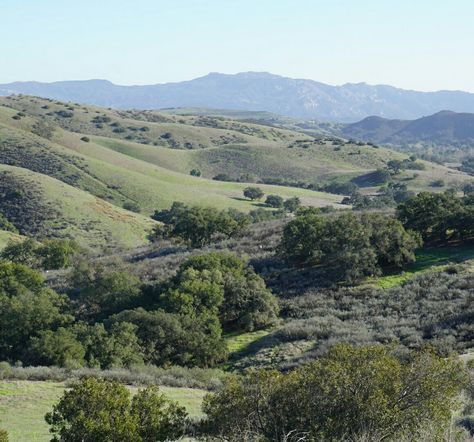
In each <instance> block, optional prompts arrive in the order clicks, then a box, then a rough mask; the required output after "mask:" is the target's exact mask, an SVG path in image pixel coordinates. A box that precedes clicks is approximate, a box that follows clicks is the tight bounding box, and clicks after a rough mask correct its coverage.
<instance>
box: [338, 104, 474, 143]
mask: <svg viewBox="0 0 474 442" xmlns="http://www.w3.org/2000/svg"><path fill="white" fill-rule="evenodd" d="M341 132H342V135H343V136H346V137H350V138H356V139H360V140H366V141H372V142H376V143H386V144H387V143H388V144H409V143H417V142H420V141H421V142H431V143H436V144H441V143H447V144H453V143H474V113H456V112H452V111H441V112H438V113H436V114H434V115H430V116H428V117H422V118H418V119H416V120H389V119H385V118H380V117H375V116H372V117H367V118H365V119H363V120H362V121H359V122H357V123H354V124H349V125H347V126H345V127H344V128H343V129H342V131H341Z"/></svg>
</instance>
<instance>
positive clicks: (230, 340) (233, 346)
mask: <svg viewBox="0 0 474 442" xmlns="http://www.w3.org/2000/svg"><path fill="white" fill-rule="evenodd" d="M270 332H271V330H257V331H254V332H249V333H229V334H227V335H226V336H224V339H225V342H226V344H227V349H228V350H229V353H231V354H232V353H240V352H242V351H245V349H246V348H247V347H248V346H249V345H251V344H253V343H254V342H256V341H258V340H259V339H261V338H263V337H264V336H267V335H268V334H269V333H270Z"/></svg>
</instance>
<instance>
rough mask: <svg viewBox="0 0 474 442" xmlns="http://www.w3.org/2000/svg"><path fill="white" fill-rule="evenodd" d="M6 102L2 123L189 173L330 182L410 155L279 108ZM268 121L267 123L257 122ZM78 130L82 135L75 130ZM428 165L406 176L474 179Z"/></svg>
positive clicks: (412, 183)
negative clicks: (293, 117) (317, 128)
mask: <svg viewBox="0 0 474 442" xmlns="http://www.w3.org/2000/svg"><path fill="white" fill-rule="evenodd" d="M0 104H3V106H4V107H3V109H1V108H0V109H1V111H0V114H2V113H3V114H4V115H3V116H2V115H0V123H3V124H8V125H9V126H10V127H15V128H16V129H18V128H21V129H24V130H26V131H30V132H31V130H34V126H35V124H37V123H36V121H37V119H38V118H39V119H40V121H43V122H46V123H47V124H49V125H51V126H52V127H56V128H62V130H55V131H54V132H53V134H52V140H53V141H54V142H56V143H57V144H60V145H63V146H66V147H67V148H69V149H71V148H72V149H75V150H76V151H77V152H80V153H85V152H86V153H87V155H89V156H91V155H92V154H93V152H94V151H95V150H96V148H95V147H94V148H93V147H91V146H89V148H88V150H87V151H85V150H84V149H85V147H84V146H81V145H80V144H79V145H78V144H77V141H78V140H79V139H80V138H81V137H82V135H84V134H86V135H87V136H88V137H89V138H91V139H93V141H94V142H95V143H96V144H100V145H101V146H102V147H104V148H106V149H108V150H114V151H116V152H119V153H122V154H125V155H127V156H130V157H133V158H135V159H139V160H141V161H143V162H147V163H151V164H153V165H157V166H159V167H161V168H163V169H167V170H171V171H174V172H179V173H182V174H186V175H188V174H189V172H190V170H191V169H193V168H197V169H199V170H200V171H201V172H202V174H203V177H205V178H213V177H214V176H216V175H218V174H226V175H228V176H229V177H230V179H232V180H233V181H238V180H241V181H259V180H263V181H264V182H272V181H275V180H281V181H283V182H287V183H297V182H304V183H306V184H324V183H327V182H330V181H334V180H336V181H348V180H351V179H353V178H356V177H360V176H364V175H366V174H368V173H370V172H373V171H374V170H376V169H378V168H381V167H384V166H385V165H386V163H387V162H388V161H389V160H392V159H404V158H407V156H406V155H404V154H401V153H398V152H394V151H391V150H388V149H382V148H376V147H373V146H372V145H364V144H362V143H354V142H344V141H342V142H341V140H338V139H334V138H333V137H330V136H326V137H325V136H323V135H316V134H312V135H308V134H307V133H304V132H305V131H309V133H311V130H312V129H311V128H312V127H313V126H312V125H311V124H310V123H311V122H310V123H308V124H306V125H305V124H303V123H302V122H300V123H298V122H293V121H290V122H285V121H280V120H278V119H276V124H278V125H279V126H280V127H273V126H271V125H269V124H267V120H265V118H270V116H271V115H267V114H265V113H264V114H263V116H262V115H260V113H252V112H250V113H245V112H237V113H232V112H231V113H229V112H226V111H219V112H220V114H219V112H217V114H216V113H214V114H212V113H211V114H209V113H205V111H203V110H200V109H189V110H182V111H181V112H178V111H175V112H173V111H168V112H158V111H116V110H108V109H101V108H96V107H92V106H79V105H75V104H65V103H60V102H55V101H52V100H45V99H39V98H35V97H4V98H0ZM5 106H6V107H5ZM193 112H195V113H194V114H193ZM22 115H24V116H22ZM260 117H263V118H264V119H262V118H260ZM15 118H16V119H15ZM261 121H263V122H265V124H257V123H259V122H261ZM284 127H288V128H291V129H293V130H288V129H285V128H284ZM295 129H299V131H296V130H295ZM72 133H77V134H82V135H81V136H79V135H77V137H76V138H71V136H72ZM321 133H324V130H323V131H321ZM83 144H84V143H83ZM107 153H108V152H107ZM108 154H109V153H108ZM97 155H99V153H97ZM102 160H104V161H105V162H108V156H107V157H105V158H104V156H103V155H102ZM427 169H428V170H427V171H417V173H416V176H414V175H415V174H413V173H412V174H411V175H407V176H401V177H400V178H399V179H400V180H405V181H406V183H407V184H408V186H409V187H411V188H413V189H414V190H418V189H426V188H427V187H429V184H430V182H431V181H432V180H433V177H436V178H435V179H443V180H444V181H445V182H446V185H449V184H450V183H456V182H457V181H465V180H469V179H470V178H469V177H467V176H466V175H465V174H462V173H459V172H457V171H452V170H450V169H448V168H446V167H443V166H439V165H433V164H429V165H428V167H427ZM95 172H97V171H96V170H95ZM397 179H398V178H397ZM216 186H217V184H216ZM163 193H166V192H163Z"/></svg>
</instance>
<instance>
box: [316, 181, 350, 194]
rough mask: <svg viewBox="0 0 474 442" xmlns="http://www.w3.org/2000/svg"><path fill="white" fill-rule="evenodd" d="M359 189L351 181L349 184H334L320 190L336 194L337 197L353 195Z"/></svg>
mask: <svg viewBox="0 0 474 442" xmlns="http://www.w3.org/2000/svg"><path fill="white" fill-rule="evenodd" d="M358 189H359V186H358V185H357V184H355V183H351V182H350V181H349V182H347V183H338V182H332V183H329V184H326V185H325V186H322V187H320V188H319V190H321V191H322V192H328V193H335V194H337V195H351V194H352V193H354V192H356V191H357V190H358Z"/></svg>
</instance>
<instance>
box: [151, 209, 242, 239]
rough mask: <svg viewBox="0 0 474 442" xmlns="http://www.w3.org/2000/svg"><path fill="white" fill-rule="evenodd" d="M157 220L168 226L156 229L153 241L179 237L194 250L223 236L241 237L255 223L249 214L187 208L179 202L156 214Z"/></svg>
mask: <svg viewBox="0 0 474 442" xmlns="http://www.w3.org/2000/svg"><path fill="white" fill-rule="evenodd" d="M153 219H155V220H157V221H161V222H162V223H164V224H165V226H164V227H162V226H158V227H156V228H155V230H154V233H153V234H152V238H153V239H161V238H166V237H171V238H179V239H181V240H182V241H184V242H187V243H188V244H189V245H191V246H192V247H202V246H204V245H206V244H209V243H211V242H212V241H213V240H214V239H215V238H218V237H219V236H220V237H223V238H231V237H236V236H240V235H241V234H242V233H243V232H244V231H245V230H246V228H247V227H248V225H249V224H250V222H251V218H250V217H249V216H248V215H245V214H243V213H241V212H239V211H237V210H232V209H229V210H227V211H225V210H218V209H214V208H212V207H200V206H186V205H184V204H183V203H179V202H174V203H173V205H172V206H171V209H169V210H162V211H156V212H155V213H154V215H153Z"/></svg>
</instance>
